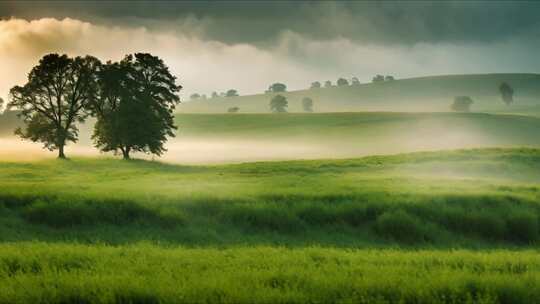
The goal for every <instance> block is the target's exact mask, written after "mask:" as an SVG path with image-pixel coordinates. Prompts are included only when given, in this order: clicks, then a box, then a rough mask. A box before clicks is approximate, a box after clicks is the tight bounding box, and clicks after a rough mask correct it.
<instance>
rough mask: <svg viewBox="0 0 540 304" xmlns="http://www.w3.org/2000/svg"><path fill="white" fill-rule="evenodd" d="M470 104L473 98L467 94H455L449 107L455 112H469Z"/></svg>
mask: <svg viewBox="0 0 540 304" xmlns="http://www.w3.org/2000/svg"><path fill="white" fill-rule="evenodd" d="M472 104H473V100H472V99H471V98H470V97H469V96H456V97H455V98H454V103H452V105H451V106H450V108H451V109H452V110H453V111H456V112H470V111H471V105H472Z"/></svg>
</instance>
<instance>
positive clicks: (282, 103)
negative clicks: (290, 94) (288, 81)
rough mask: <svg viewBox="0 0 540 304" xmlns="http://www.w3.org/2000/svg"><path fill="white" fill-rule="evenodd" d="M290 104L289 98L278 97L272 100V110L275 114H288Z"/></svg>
mask: <svg viewBox="0 0 540 304" xmlns="http://www.w3.org/2000/svg"><path fill="white" fill-rule="evenodd" d="M288 106H289V102H288V101H287V98H286V97H285V96H283V95H276V96H274V97H273V98H272V99H271V100H270V110H271V111H272V112H274V113H284V112H287V107H288Z"/></svg>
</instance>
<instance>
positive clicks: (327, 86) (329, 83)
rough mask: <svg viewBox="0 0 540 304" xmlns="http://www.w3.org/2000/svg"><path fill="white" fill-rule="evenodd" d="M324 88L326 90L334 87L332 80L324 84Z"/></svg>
mask: <svg viewBox="0 0 540 304" xmlns="http://www.w3.org/2000/svg"><path fill="white" fill-rule="evenodd" d="M324 87H325V88H331V87H332V82H331V81H330V80H327V81H325V82H324Z"/></svg>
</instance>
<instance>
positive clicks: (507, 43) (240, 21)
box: [0, 1, 540, 98]
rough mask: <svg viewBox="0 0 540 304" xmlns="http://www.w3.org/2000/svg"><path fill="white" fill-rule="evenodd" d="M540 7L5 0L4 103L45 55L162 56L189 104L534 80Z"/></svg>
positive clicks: (1, 14) (0, 12) (0, 67)
mask: <svg viewBox="0 0 540 304" xmlns="http://www.w3.org/2000/svg"><path fill="white" fill-rule="evenodd" d="M538 16H540V2H523V1H519V2H502V1H494V2H471V1H463V2H390V1H388V2H246V1H239V2H224V1H219V2H202V1H198V2H191V3H190V2H155V1H154V2H141V1H137V2H127V1H124V2H122V1H120V2H106V3H105V2H99V1H96V2H90V1H86V2H73V1H71V2H61V1H53V2H46V1H38V2H30V1H24V2H23V1H19V2H9V1H7V2H6V1H3V2H0V18H1V20H0V97H4V98H5V97H6V96H7V92H8V90H9V88H10V87H12V86H13V85H15V84H22V83H24V81H25V77H26V75H27V73H28V72H29V70H30V69H31V67H32V66H34V65H35V64H36V63H37V61H38V60H39V58H41V57H42V56H43V55H44V54H46V53H50V52H58V53H67V54H70V55H85V54H91V55H94V56H97V57H99V58H100V59H102V60H118V59H121V58H122V57H123V56H124V55H125V54H128V53H133V52H150V53H153V54H156V55H158V56H160V57H162V58H163V59H164V60H165V62H166V63H167V64H168V65H169V66H170V67H171V70H172V71H173V72H174V73H175V74H176V75H177V76H178V78H179V83H180V84H181V85H183V86H184V88H185V90H184V92H183V95H184V96H188V95H189V94H191V93H194V92H198V93H205V94H208V95H209V94H210V93H211V92H212V91H225V90H227V89H229V88H235V89H238V90H239V91H240V93H241V94H251V93H259V92H263V91H264V90H265V89H266V88H267V87H268V85H269V84H270V83H272V82H276V81H279V82H284V83H285V84H287V85H288V86H289V88H290V89H300V88H305V87H308V86H309V84H310V83H311V82H312V81H315V80H319V81H325V80H332V81H333V82H334V81H335V80H336V79H337V78H338V77H346V78H350V77H352V76H356V77H358V78H359V79H360V81H362V82H367V81H369V80H370V79H371V77H372V76H373V75H375V74H392V75H395V76H396V77H398V78H405V77H415V76H426V75H433V74H458V73H494V72H528V73H537V72H539V71H540V51H539V50H540V18H539V17H538Z"/></svg>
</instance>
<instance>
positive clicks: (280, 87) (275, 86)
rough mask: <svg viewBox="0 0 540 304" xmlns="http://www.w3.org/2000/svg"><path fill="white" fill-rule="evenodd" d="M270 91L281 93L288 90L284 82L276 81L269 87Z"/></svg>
mask: <svg viewBox="0 0 540 304" xmlns="http://www.w3.org/2000/svg"><path fill="white" fill-rule="evenodd" d="M268 91H269V92H270V93H281V92H286V91H287V86H286V85H284V84H283V83H279V82H276V83H274V84H272V85H270V87H268Z"/></svg>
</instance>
